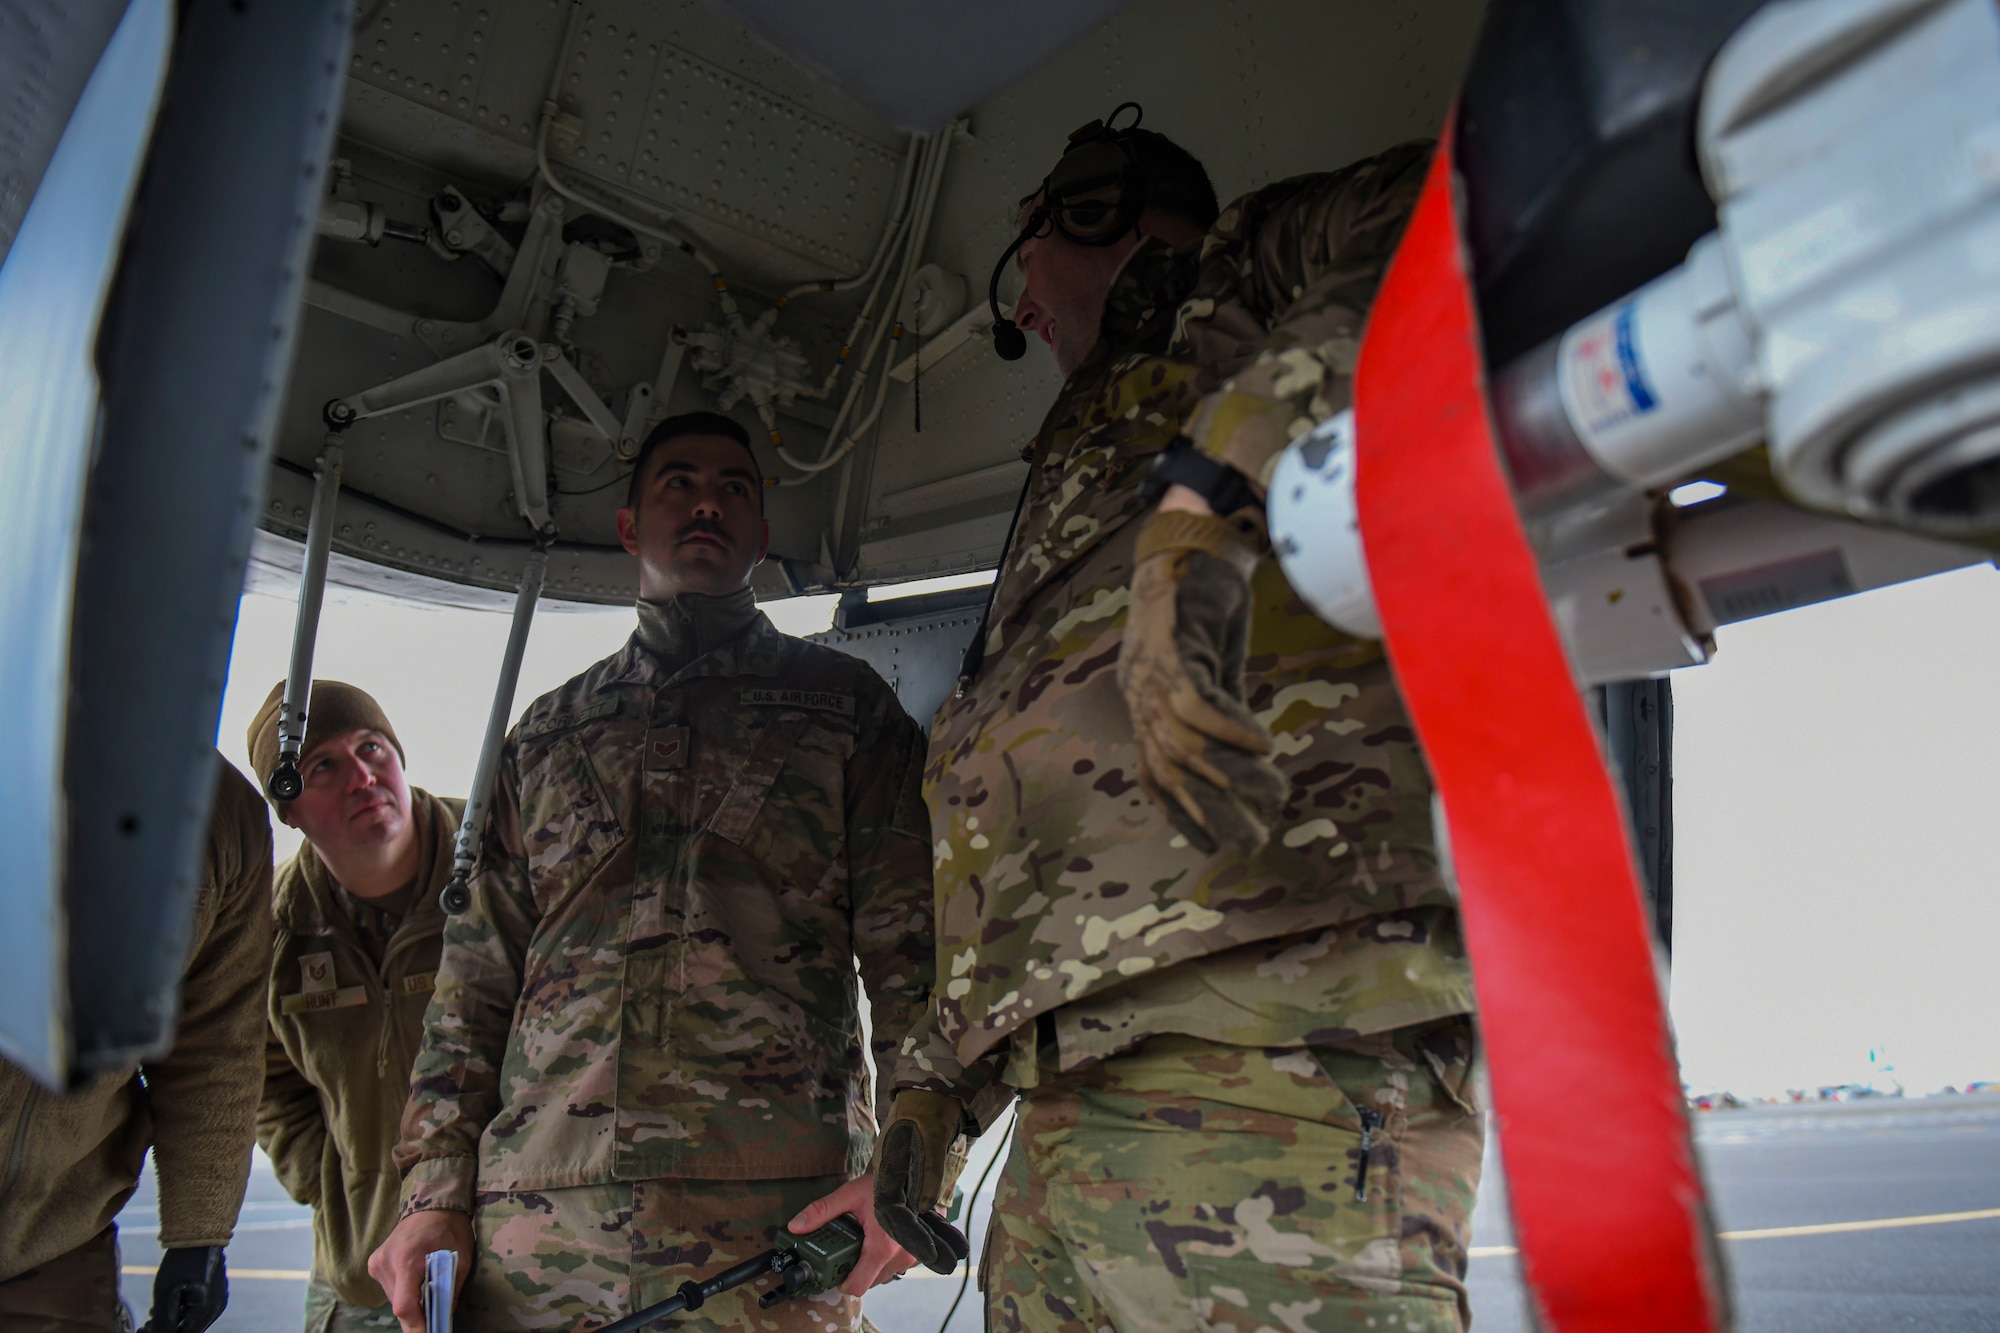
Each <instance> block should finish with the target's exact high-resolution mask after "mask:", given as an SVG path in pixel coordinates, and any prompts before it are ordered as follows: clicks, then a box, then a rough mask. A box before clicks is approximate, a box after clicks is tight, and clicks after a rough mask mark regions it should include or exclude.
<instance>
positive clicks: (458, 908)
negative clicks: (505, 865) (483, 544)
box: [438, 546, 549, 915]
mask: <svg viewBox="0 0 2000 1333" xmlns="http://www.w3.org/2000/svg"><path fill="white" fill-rule="evenodd" d="M548 569H549V553H548V550H547V548H546V547H542V546H537V547H536V548H535V549H534V550H532V551H530V552H528V559H527V561H526V563H525V564H523V565H522V567H521V589H520V591H519V592H518V593H516V594H515V596H514V621H513V624H512V625H511V626H509V627H508V630H507V651H506V652H504V653H502V654H501V657H500V679H499V680H498V681H497V682H495V684H494V686H493V707H492V708H491V709H490V710H489V711H488V712H487V714H486V738H485V739H484V740H483V741H481V742H480V745H479V765H478V767H476V768H474V769H473V770H472V787H471V790H469V791H468V792H467V793H466V797H465V818H464V819H462V820H460V821H459V825H458V842H457V844H456V845H455V846H454V847H453V849H452V855H451V882H450V883H449V884H447V885H445V887H444V892H443V893H442V894H441V895H440V896H439V899H438V901H439V902H440V903H441V904H442V905H443V907H444V910H445V911H446V912H448V913H450V914H452V915H457V914H458V913H460V912H463V911H464V910H465V909H466V908H467V907H468V906H470V905H471V903H472V895H471V892H470V890H468V889H467V887H466V884H467V882H468V881H469V880H470V879H471V877H472V867H473V863H474V862H476V861H477V860H478V859H479V840H480V839H481V838H482V837H484V836H485V829H486V813H487V811H488V810H489V809H491V808H492V805H493V777H494V774H495V773H496V772H497V771H498V770H499V767H500V747H501V746H502V745H503V744H504V743H505V741H506V738H507V721H508V719H509V718H511V717H512V716H513V714H514V691H515V688H516V687H517V686H518V685H519V684H520V681H521V658H522V655H523V654H525V653H526V652H527V649H528V627H529V626H530V625H531V624H533V623H534V619H535V604H536V602H538V601H539V600H540V599H541V595H542V579H543V577H544V576H545V575H547V573H548Z"/></svg>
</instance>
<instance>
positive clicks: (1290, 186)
mask: <svg viewBox="0 0 2000 1333" xmlns="http://www.w3.org/2000/svg"><path fill="white" fill-rule="evenodd" d="M1430 157H1431V148H1430V145H1429V144H1405V145H1403V146H1402V147H1400V148H1392V149H1390V150H1389V151H1388V152H1386V153H1383V154H1381V155H1380V156H1377V157H1372V158H1369V159H1367V160H1365V161H1362V162H1357V163H1355V164H1354V165H1352V166H1350V167H1347V168H1344V169H1343V170H1341V171H1337V172H1334V173H1332V174H1330V175H1321V176H1299V177H1295V178H1294V179H1292V180H1288V181H1280V182H1279V183H1278V184H1276V185H1272V186H1269V187H1268V188H1266V189H1262V190H1259V191H1257V192H1256V193H1254V194H1249V195H1245V196H1244V197H1243V198H1241V199H1239V200H1237V201H1236V202H1235V203H1233V204H1231V205H1230V206H1229V207H1228V208H1225V209H1224V210H1222V216H1221V217H1219V218H1217V219H1216V222H1215V226H1214V227H1213V228H1211V229H1210V230H1209V233H1208V236H1207V238H1206V239H1205V240H1204V241H1203V242H1202V246H1201V271H1200V273H1199V274H1198V275H1197V276H1196V278H1195V280H1194V288H1193V290H1192V291H1191V292H1189V294H1188V297H1187V300H1186V301H1185V302H1184V303H1183V304H1182V306H1181V309H1180V316H1179V326H1178V328H1177V329H1176V330H1175V333H1174V345H1175V348H1176V349H1177V350H1180V351H1183V352H1184V353H1186V354H1187V355H1189V356H1191V357H1193V358H1194V359H1195V360H1196V361H1197V362H1199V363H1200V365H1201V367H1202V375H1201V378H1200V381H1199V383H1200V387H1201V390H1202V393H1203V395H1204V396H1203V398H1202V401H1201V405H1200V407H1199V408H1198V409H1197V410H1196V411H1195V413H1194V415H1193V416H1192V418H1190V419H1189V421H1188V423H1187V428H1186V433H1187V435H1188V436H1189V438H1191V439H1192V440H1194V442H1195V444H1196V445H1197V446H1198V447H1199V448H1201V449H1203V450H1206V451H1207V452H1208V453H1211V454H1213V455H1214V456H1216V457H1217V458H1220V459H1222V460H1223V461H1225V462H1227V463H1229V464H1231V465H1232V466H1233V467H1235V468H1236V470H1237V471H1239V472H1241V473H1243V474H1244V475H1245V476H1247V477H1250V478H1253V479H1254V480H1256V481H1257V482H1258V483H1259V484H1260V485H1261V484H1263V483H1266V482H1268V481H1269V480H1270V475H1271V469H1272V468H1274V467H1276V466H1277V462H1278V455H1279V454H1280V453H1282V452H1283V451H1284V448H1285V446H1286V445H1287V444H1288V443H1290V442H1291V441H1292V440H1293V439H1295V438H1296V437H1298V436H1299V435H1301V434H1303V433H1304V432H1306V431H1308V430H1310V429H1311V428H1312V427H1313V426H1314V425H1316V424H1317V423H1319V422H1321V421H1324V420H1326V419H1327V418H1328V417H1330V416H1333V415H1334V414H1335V413H1337V412H1341V411H1343V410H1345V409H1346V408H1348V407H1350V406H1352V404H1353V383H1354V367H1355V364H1356V362H1357V361H1358V360H1359V359H1360V355H1361V333H1362V329H1363V326H1364V325H1365V324H1366V323H1367V319H1368V308H1369V306H1371V305H1372V304H1374V301H1375V292H1376V290H1377V289H1378V288H1380V287H1381V285H1382V278H1383V276H1384V274H1386V273H1387V271H1388V268H1389V260H1390V259H1391V258H1392V257H1393V256H1394V255H1395V251H1396V245H1397V242H1399V241H1400V240H1401V239H1402V236H1403V227H1404V226H1405V224H1407V223H1408V221H1409V218H1410V213H1411V212H1412V211H1413V210H1414V209H1415V208H1416V203H1417V195H1418V193H1419V192H1420V191H1421V190H1422V188H1423V182H1424V172H1425V170H1426V168H1427V167H1428V166H1429V165H1430Z"/></svg>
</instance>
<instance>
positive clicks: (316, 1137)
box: [257, 788, 465, 1328]
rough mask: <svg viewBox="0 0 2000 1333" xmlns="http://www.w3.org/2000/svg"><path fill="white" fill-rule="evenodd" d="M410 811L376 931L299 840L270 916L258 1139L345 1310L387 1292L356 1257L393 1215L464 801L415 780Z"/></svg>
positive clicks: (381, 1236)
mask: <svg viewBox="0 0 2000 1333" xmlns="http://www.w3.org/2000/svg"><path fill="white" fill-rule="evenodd" d="M410 810H411V815H412V818H413V820H414V822H415V824H416V829H417V866H418V871H417V877H416V882H415V884H414V885H412V886H411V892H410V897H409V905H408V909H407V910H406V911H405V912H404V914H403V919H402V921H401V922H400V923H399V924H398V925H397V926H396V928H395V931H394V933H393V934H391V935H390V936H389V937H388V938H387V939H386V940H375V939H371V937H370V936H371V932H364V931H363V929H362V927H361V925H360V923H359V922H358V921H357V920H356V911H355V907H356V904H355V900H354V899H352V898H350V897H348V896H347V895H346V894H344V893H342V892H341V890H340V886H339V885H338V884H337V883H336V882H335V881H334V878H333V876H332V874H331V873H329V872H328V870H327V868H326V863H325V862H324V861H321V860H320V859H319V854H318V853H317V852H315V851H314V850H313V849H312V847H311V845H310V844H308V845H307V846H305V847H302V848H300V849H299V853H298V855H296V856H294V857H293V858H292V859H291V860H290V861H288V862H286V863H285V865H284V867H283V868H282V869H280V870H279V872H278V881H277V902H276V906H275V909H274V913H273V914H274V917H275V919H276V922H277V928H278V929H277V940H276V943H275V945H274V947H273V950H272V955H271V974H270V996H269V1000H268V1003H267V1009H266V1019H267V1032H266V1039H265V1050H264V1096H263V1099H262V1101H261V1102H259V1104H258V1106H257V1142H258V1143H259V1144H261V1145H262V1146H263V1148H264V1151H265V1153H266V1154H267V1155H268V1156H269V1157H270V1159H271V1165H272V1167H273V1168H274V1169H275V1170H276V1172H277V1176H278V1180H279V1182H280V1183H281V1184H283V1185H284V1187H285V1189H286V1191H287V1192H288V1193H290V1194H291V1196H292V1197H293V1198H294V1199H297V1200H298V1201H299V1202H300V1203H305V1204H310V1205H312V1210H313V1272H314V1274H315V1278H314V1280H315V1281H317V1282H320V1283H323V1284H325V1285H326V1286H327V1288H328V1289H329V1290H331V1291H333V1292H334V1293H335V1296H336V1298H337V1299H338V1300H339V1301H340V1302H343V1303H344V1304H345V1305H347V1306H349V1307H352V1308H357V1309H366V1308H370V1307H374V1306H379V1305H382V1304H383V1303H384V1302H385V1301H387V1300H388V1297H387V1296H386V1295H385V1294H384V1293H383V1291H382V1288H381V1287H380V1286H378V1285H377V1284H376V1282H375V1279H374V1278H372V1277H370V1276H369V1275H368V1256H369V1255H371V1254H373V1253H374V1252H375V1247H376V1246H378V1245H380V1244H381V1243H382V1242H383V1241H384V1240H386V1239H387V1238H388V1235H389V1232H390V1230H391V1229H392V1228H394V1226H395V1225H396V1219H397V1218H398V1217H399V1216H400V1215H401V1211H402V1181H401V1178H400V1177H399V1176H398V1175H397V1172H396V1163H395V1160H394V1156H393V1154H394V1152H395V1147H396V1140H397V1138H398V1136H399V1134H400V1133H401V1128H402V1118H403V1105H404V1103H405V1102H407V1101H408V1100H409V1096H410V1066H411V1064H412V1063H413V1062H414V1061H415V1060H416V1056H417V1048H418V1046H419V1045H420V1044H421V1043H422V1041H423V1037H424V1011H425V1007H426V1006H427V1005H428V1004H429V1003H430V998H431V990H432V987H433V985H434V984H435V981H436V978H437V971H438V956H439V953H440V951H441V950H442V947H443V938H444V923H445V915H444V909H443V908H442V907H441V906H439V904H438V891H439V890H440V889H442V888H444V886H445V885H446V883H448V882H449V881H450V879H451V857H452V850H453V845H454V842H455V840H456V838H457V834H458V821H459V818H460V817H461V815H463V813H464V810H465V806H464V803H463V802H462V801H457V800H452V799H449V798H445V797H439V796H433V795H431V794H430V793H429V792H426V791H424V790H422V789H421V788H413V789H411V792H410ZM308 1308H309V1309H310V1303H308ZM307 1327H308V1328H310V1327H312V1321H311V1320H310V1319H308V1320H307ZM389 1327H391V1328H393V1327H395V1325H394V1324H393V1323H391V1324H390V1325H389Z"/></svg>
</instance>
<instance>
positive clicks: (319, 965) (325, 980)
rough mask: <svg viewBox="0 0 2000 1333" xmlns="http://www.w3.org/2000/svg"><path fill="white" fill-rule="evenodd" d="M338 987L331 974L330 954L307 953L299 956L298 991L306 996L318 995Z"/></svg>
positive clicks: (337, 982)
mask: <svg viewBox="0 0 2000 1333" xmlns="http://www.w3.org/2000/svg"><path fill="white" fill-rule="evenodd" d="M338 985H340V982H339V980H338V979H337V978H336V977H335V976H334V974H333V955H332V954H331V953H307V954H300V955H299V990H300V991H302V992H303V993H305V994H307V995H318V994H320V993H321V992H324V991H330V990H333V989H334V988H335V987H337V986H338Z"/></svg>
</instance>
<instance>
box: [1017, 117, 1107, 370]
mask: <svg viewBox="0 0 2000 1333" xmlns="http://www.w3.org/2000/svg"><path fill="white" fill-rule="evenodd" d="M1127 111H1130V112H1131V113H1132V123H1131V124H1129V125H1119V124H1118V123H1117V122H1118V117H1120V116H1122V115H1124V114H1125V112H1127ZM1145 118H1146V112H1145V109H1144V108H1142V107H1141V106H1140V105H1139V104H1138V103H1137V102H1120V103H1119V104H1118V105H1117V106H1116V107H1115V108H1113V109H1112V112H1111V114H1110V115H1108V116H1106V117H1105V118H1104V119H1103V120H1093V121H1091V122H1090V123H1089V124H1088V125H1085V126H1084V127H1083V128H1082V129H1079V130H1077V131H1076V132H1075V133H1073V134H1071V135H1070V136H1069V146H1068V147H1067V148H1065V149H1064V150H1063V155H1062V160H1061V161H1059V162H1057V163H1056V165H1055V170H1053V171H1051V172H1050V173H1049V174H1048V175H1047V176H1044V177H1043V178H1042V184H1041V187H1040V188H1039V189H1037V190H1036V191H1035V192H1034V193H1033V194H1030V195H1028V196H1027V197H1026V198H1024V199H1023V200H1021V203H1022V205H1023V206H1026V205H1027V204H1028V203H1030V202H1031V201H1032V202H1034V204H1035V207H1034V210H1033V211H1032V212H1030V213H1029V214H1028V216H1027V218H1026V219H1025V220H1024V221H1023V223H1022V226H1021V234H1020V235H1019V236H1016V237H1015V238H1014V243H1013V244H1012V245H1010V246H1008V247H1007V248H1006V250H1005V251H1003V252H1002V253H1001V255H1000V262H999V263H997V264H995V265H994V266H993V279H992V281H991V282H989V283H988V284H987V286H986V299H987V302H988V303H989V304H991V305H992V307H993V350H994V351H995V352H997V353H998V354H999V356H1000V359H1001V360H1003V361H1019V360H1020V359H1021V358H1022V357H1023V356H1025V355H1026V354H1027V351H1028V336H1027V335H1026V334H1024V333H1022V332H1021V329H1020V326H1019V325H1017V324H1015V323H1014V321H1013V320H1011V319H1008V318H1007V317H1006V316H1005V315H1003V314H1001V313H1000V275H1001V274H1003V273H1005V272H1006V271H1007V261H1008V260H1010V259H1012V258H1013V257H1014V252H1015V251H1017V250H1019V249H1020V248H1021V247H1022V246H1023V245H1025V244H1027V243H1028V242H1029V241H1032V240H1035V239H1037V238H1039V237H1043V236H1047V235H1048V234H1049V233H1050V232H1051V231H1059V232H1061V233H1062V234H1063V235H1065V236H1067V237H1069V239H1071V240H1072V241H1075V242H1077V243H1078V244H1081V245H1111V244H1113V243H1114V242H1116V241H1119V240H1121V239H1123V238H1124V237H1125V236H1126V235H1128V234H1129V233H1130V232H1131V231H1132V230H1133V229H1134V228H1136V227H1137V226H1138V225H1139V215H1140V214H1141V213H1143V212H1145V211H1146V187H1145V182H1144V181H1143V180H1142V179H1141V177H1140V174H1139V153H1138V149H1137V147H1136V145H1135V143H1134V141H1133V138H1132V131H1134V130H1136V129H1138V128H1139V122H1141V121H1142V120H1144V119H1145Z"/></svg>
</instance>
